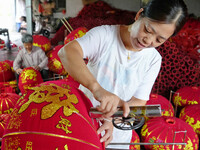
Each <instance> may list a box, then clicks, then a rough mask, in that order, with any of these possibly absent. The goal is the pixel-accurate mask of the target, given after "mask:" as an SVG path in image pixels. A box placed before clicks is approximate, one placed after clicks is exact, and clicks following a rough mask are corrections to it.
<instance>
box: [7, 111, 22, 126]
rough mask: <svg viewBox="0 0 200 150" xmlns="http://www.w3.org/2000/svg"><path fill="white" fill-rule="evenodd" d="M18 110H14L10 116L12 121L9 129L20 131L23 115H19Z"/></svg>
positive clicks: (9, 123)
mask: <svg viewBox="0 0 200 150" xmlns="http://www.w3.org/2000/svg"><path fill="white" fill-rule="evenodd" d="M17 111H18V110H17V109H16V108H14V109H13V112H12V115H11V116H10V121H9V122H8V125H7V129H13V128H15V129H19V127H20V125H21V123H22V120H21V119H20V117H21V115H20V114H18V113H17Z"/></svg>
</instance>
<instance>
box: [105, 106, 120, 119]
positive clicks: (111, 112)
mask: <svg viewBox="0 0 200 150" xmlns="http://www.w3.org/2000/svg"><path fill="white" fill-rule="evenodd" d="M115 112H117V107H115V106H112V108H111V110H110V111H109V112H107V113H105V114H104V115H103V116H104V117H105V118H109V117H111V116H112V115H113V114H114V113H115Z"/></svg>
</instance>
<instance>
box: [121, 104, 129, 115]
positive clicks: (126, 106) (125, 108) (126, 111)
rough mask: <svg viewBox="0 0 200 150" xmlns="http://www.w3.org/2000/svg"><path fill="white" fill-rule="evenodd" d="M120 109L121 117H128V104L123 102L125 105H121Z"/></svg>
mask: <svg viewBox="0 0 200 150" xmlns="http://www.w3.org/2000/svg"><path fill="white" fill-rule="evenodd" d="M122 107H123V116H124V117H128V115H129V113H130V107H129V105H128V103H126V102H125V103H124V104H123V105H122Z"/></svg>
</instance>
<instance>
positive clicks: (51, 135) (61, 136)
mask: <svg viewBox="0 0 200 150" xmlns="http://www.w3.org/2000/svg"><path fill="white" fill-rule="evenodd" d="M24 134H34V135H45V136H50V137H58V138H63V139H68V140H72V141H77V142H81V143H84V144H87V145H90V146H93V147H95V148H98V149H100V147H98V146H97V145H95V144H93V143H89V142H87V141H83V140H81V139H77V138H74V137H70V136H64V135H58V134H51V133H44V132H13V133H8V134H4V135H3V138H5V137H9V136H15V135H24ZM11 138H12V137H11ZM6 139H7V138H6ZM8 139H10V137H9V138H8Z"/></svg>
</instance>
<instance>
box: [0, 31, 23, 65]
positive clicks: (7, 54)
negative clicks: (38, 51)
mask: <svg viewBox="0 0 200 150" xmlns="http://www.w3.org/2000/svg"><path fill="white" fill-rule="evenodd" d="M9 34H10V41H11V43H13V44H15V45H17V46H20V45H21V33H18V32H11V33H9ZM0 38H1V39H3V40H4V41H5V42H6V41H7V37H5V36H3V35H0ZM17 53H18V48H17V47H12V48H11V50H9V49H7V48H3V49H0V61H4V60H14V59H15V57H16V55H17Z"/></svg>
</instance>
